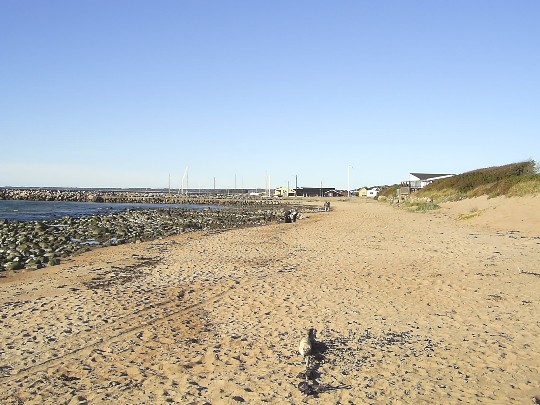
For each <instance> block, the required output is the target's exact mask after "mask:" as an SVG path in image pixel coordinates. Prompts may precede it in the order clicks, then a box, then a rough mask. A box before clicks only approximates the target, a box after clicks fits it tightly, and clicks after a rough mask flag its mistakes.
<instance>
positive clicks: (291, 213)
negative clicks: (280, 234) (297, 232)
mask: <svg viewBox="0 0 540 405" xmlns="http://www.w3.org/2000/svg"><path fill="white" fill-rule="evenodd" d="M284 216H285V218H284V219H285V223H287V224H289V223H291V222H296V217H297V216H298V212H297V211H296V210H295V209H294V208H292V209H290V210H287V211H285V213H284Z"/></svg>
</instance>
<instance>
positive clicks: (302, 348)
mask: <svg viewBox="0 0 540 405" xmlns="http://www.w3.org/2000/svg"><path fill="white" fill-rule="evenodd" d="M315 332H316V330H315V329H313V328H309V329H308V330H307V333H306V335H305V336H304V337H303V338H302V339H301V340H300V344H299V345H298V351H299V352H300V355H301V356H302V357H303V358H304V360H305V361H306V367H308V365H309V356H310V355H311V352H312V350H313V345H314V343H315Z"/></svg>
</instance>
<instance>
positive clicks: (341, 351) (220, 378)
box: [0, 198, 540, 405]
mask: <svg viewBox="0 0 540 405" xmlns="http://www.w3.org/2000/svg"><path fill="white" fill-rule="evenodd" d="M481 203H482V204H491V205H493V206H495V205H496V206H497V207H496V208H492V207H491V208H490V207H489V206H487V205H486V206H484V205H482V204H481ZM460 204H461V205H460ZM467 204H468V205H467ZM471 204H472V205H471ZM475 207H476V209H475ZM508 207H510V209H508ZM332 208H333V211H332V212H330V213H319V214H310V216H309V218H304V219H302V220H300V221H298V222H296V223H292V224H284V223H283V224H273V225H268V226H264V227H259V228H247V229H240V230H232V231H228V232H222V233H192V234H189V235H181V236H177V237H173V238H168V239H162V240H157V241H153V242H147V243H140V244H131V245H124V246H119V247H113V248H104V249H99V250H95V251H92V252H89V253H87V254H84V255H82V256H78V257H75V258H73V259H72V260H70V261H68V262H65V263H63V264H62V265H60V266H57V267H53V268H48V269H42V270H38V271H33V272H22V273H18V274H8V275H7V276H6V277H3V278H0V305H1V316H0V321H1V328H2V332H1V343H2V344H1V347H0V383H1V385H0V403H8V404H9V403H23V402H24V403H29V404H37V403H50V404H59V403H69V404H78V403H105V402H110V403H115V404H116V403H118V404H162V403H180V404H188V403H193V404H205V403H210V404H214V405H215V404H238V403H243V402H245V403H250V404H259V403H271V404H299V403H302V402H303V401H305V402H307V403H324V404H349V403H351V404H362V403H375V404H391V403H395V404H400V403H414V404H418V403H429V404H434V403H458V402H460V401H462V402H465V403H489V404H492V403H505V404H508V403H516V404H523V403H532V400H531V398H533V397H535V396H540V374H539V371H540V337H539V334H540V315H539V314H540V275H539V274H540V268H539V266H538V263H539V262H540V218H539V213H540V200H539V199H538V198H515V199H508V200H505V199H494V200H491V201H490V200H485V201H484V200H482V201H480V200H478V201H476V202H475V201H467V202H462V203H455V204H447V205H445V206H444V207H443V208H442V209H440V210H437V211H433V212H427V213H412V212H408V211H405V210H403V209H396V208H392V207H390V206H389V205H387V204H383V203H377V202H372V201H365V200H364V201H359V200H352V201H351V202H347V201H335V202H334V201H333V202H332ZM459 214H466V216H467V214H474V215H473V216H472V217H471V218H469V219H467V220H458V219H457V218H458V216H459ZM522 219H523V220H522ZM520 270H521V272H520ZM308 327H314V328H316V329H317V341H318V344H317V345H316V347H315V349H316V353H315V356H314V358H313V359H312V365H313V367H314V371H313V373H312V375H311V377H312V378H313V379H314V380H315V381H316V382H317V383H319V385H318V386H317V385H316V383H315V381H314V380H309V381H307V382H308V383H309V384H310V385H311V386H312V388H314V389H317V390H318V391H320V392H319V393H318V397H316V395H310V396H307V397H306V396H305V395H304V394H302V393H301V392H300V391H299V389H298V385H299V383H301V382H303V381H304V377H302V375H301V373H302V372H304V371H305V365H304V363H303V361H302V358H301V356H300V355H299V354H298V353H297V347H298V342H299V340H300V338H301V337H302V336H303V335H304V333H305V329H306V328H308ZM299 374H300V375H299Z"/></svg>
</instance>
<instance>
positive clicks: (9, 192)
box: [0, 188, 282, 206]
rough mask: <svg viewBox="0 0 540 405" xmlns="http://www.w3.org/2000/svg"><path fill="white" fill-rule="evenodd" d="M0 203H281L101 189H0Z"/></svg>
mask: <svg viewBox="0 0 540 405" xmlns="http://www.w3.org/2000/svg"><path fill="white" fill-rule="evenodd" d="M0 200H26V201H71V202H99V203H103V202H106V203H132V204H133V203H141V204H201V205H214V204H219V205H243V206H266V205H280V204H282V200H277V199H264V198H260V197H250V196H248V195H245V196H244V195H234V196H226V195H213V196H191V195H190V196H188V195H183V194H175V193H163V192H149V193H143V192H132V191H103V190H51V189H12V188H0Z"/></svg>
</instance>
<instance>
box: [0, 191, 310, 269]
mask: <svg viewBox="0 0 540 405" xmlns="http://www.w3.org/2000/svg"><path fill="white" fill-rule="evenodd" d="M1 192H2V194H1V195H2V197H4V198H6V199H19V200H21V199H27V200H46V201H92V200H94V201H95V198H96V197H101V198H102V199H103V200H102V201H104V202H131V203H140V202H146V203H148V202H150V201H151V202H153V203H183V204H186V203H191V204H205V205H219V204H224V205H227V207H226V208H225V207H224V208H220V209H210V208H206V209H183V208H172V207H171V208H160V209H128V210H125V211H120V212H111V213H107V214H100V215H92V216H83V217H80V218H75V217H69V216H66V217H63V218H61V219H57V220H51V221H8V220H0V271H6V270H20V269H39V268H42V267H45V266H51V265H56V264H58V263H59V262H60V261H61V260H62V259H63V258H66V257H68V256H71V255H75V254H78V253H82V252H85V251H88V250H90V249H93V248H96V247H100V246H111V245H120V244H124V243H130V242H138V241H147V240H153V239H157V238H162V237H167V236H171V235H176V234H180V233H185V232H192V231H199V230H208V231H220V230H226V229H232V228H238V227H245V226H259V225H264V224H266V223H268V222H270V221H282V220H283V213H284V212H285V211H286V210H287V209H290V208H291V205H290V204H284V202H283V201H281V202H280V201H264V200H248V199H245V200H243V199H242V200H236V201H235V200H233V199H215V198H214V199H211V198H204V199H200V198H199V199H195V198H192V199H190V200H187V199H185V197H184V199H183V200H181V201H180V200H178V199H177V198H178V196H176V197H174V199H172V198H171V199H170V200H167V199H166V198H165V197H168V195H167V194H165V195H159V196H158V195H152V196H151V197H152V198H150V197H147V196H146V195H141V193H127V194H126V195H122V193H103V194H101V193H100V194H96V193H95V192H93V193H92V192H86V191H83V192H79V191H77V192H70V191H67V192H66V191H63V192H57V191H50V190H45V191H39V190H11V189H8V190H5V189H4V190H1ZM295 207H296V209H299V210H300V211H301V212H306V211H317V210H318V208H315V207H310V206H301V207H299V206H298V205H295Z"/></svg>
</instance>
